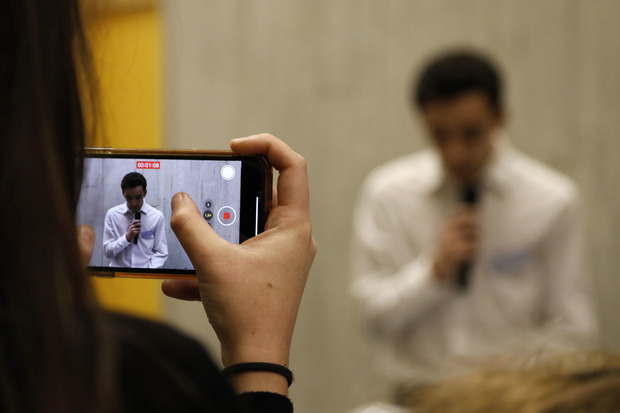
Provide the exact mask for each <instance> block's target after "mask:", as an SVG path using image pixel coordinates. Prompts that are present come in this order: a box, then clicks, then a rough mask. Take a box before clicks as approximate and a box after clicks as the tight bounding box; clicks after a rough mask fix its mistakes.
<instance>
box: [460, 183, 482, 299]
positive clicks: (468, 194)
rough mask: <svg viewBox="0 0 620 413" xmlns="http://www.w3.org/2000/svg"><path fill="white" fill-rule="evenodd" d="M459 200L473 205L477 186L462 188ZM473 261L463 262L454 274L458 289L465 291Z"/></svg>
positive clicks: (476, 197)
mask: <svg viewBox="0 0 620 413" xmlns="http://www.w3.org/2000/svg"><path fill="white" fill-rule="evenodd" d="M461 200H462V201H463V203H464V204H465V205H468V206H474V205H476V204H477V203H478V188H477V187H476V186H473V185H470V186H466V187H465V188H463V193H462V194H461ZM472 266H473V263H472V262H471V261H467V262H464V263H463V264H462V265H461V267H460V268H459V272H458V273H457V276H456V285H457V286H458V288H459V290H461V291H465V290H466V289H467V285H468V284H469V273H470V272H471V267H472Z"/></svg>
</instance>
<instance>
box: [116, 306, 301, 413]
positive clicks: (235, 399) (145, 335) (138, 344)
mask: <svg viewBox="0 0 620 413" xmlns="http://www.w3.org/2000/svg"><path fill="white" fill-rule="evenodd" d="M109 319H110V321H111V324H112V331H113V332H114V335H115V339H116V340H115V341H116V343H117V345H116V347H117V360H118V376H119V395H120V398H121V400H120V402H121V405H122V406H123V407H124V408H123V411H125V412H143V411H148V412H153V413H158V412H162V413H163V412H166V413H167V412H177V411H178V412H184V413H185V412H188V413H192V412H218V413H219V412H222V413H228V412H231V413H239V412H243V413H259V412H260V413H284V412H286V413H290V412H292V411H293V407H292V404H291V402H290V400H289V399H288V398H286V397H284V396H282V395H279V394H274V393H267V392H264V393H262V392H259V393H245V394H243V395H240V396H237V395H235V392H234V390H233V389H232V387H231V386H230V385H229V383H228V382H227V380H226V379H225V378H224V376H222V374H221V373H220V371H219V368H218V367H217V366H216V364H215V363H214V362H213V361H212V360H211V358H210V357H209V355H208V354H207V353H206V351H205V350H204V348H203V347H202V346H201V345H200V344H199V343H198V342H197V341H196V340H193V339H191V338H189V337H187V336H185V335H184V334H181V333H180V332H178V331H177V330H175V329H173V328H171V327H169V326H166V325H164V324H161V323H156V322H153V321H147V320H143V319H139V318H134V317H129V316H123V315H118V314H110V315H109Z"/></svg>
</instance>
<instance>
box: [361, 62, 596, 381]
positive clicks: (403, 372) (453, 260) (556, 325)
mask: <svg viewBox="0 0 620 413" xmlns="http://www.w3.org/2000/svg"><path fill="white" fill-rule="evenodd" d="M501 89H502V85H501V80H500V76H499V73H498V71H497V70H496V69H495V68H494V66H493V65H492V64H491V63H490V62H489V61H488V60H487V59H486V58H483V57H481V56H478V55H476V54H471V53H453V54H449V55H444V56H441V57H439V58H438V59H436V60H435V61H433V62H432V63H431V64H430V65H429V66H428V67H427V68H426V70H425V71H424V72H423V73H422V75H421V77H420V78H419V80H418V83H417V85H416V88H415V89H414V91H413V92H414V93H413V101H414V105H415V106H416V107H418V108H419V109H420V111H421V115H422V118H423V120H424V123H425V126H426V128H427V130H428V133H429V135H430V137H431V139H432V142H433V145H432V147H431V148H428V149H425V150H422V151H420V152H417V153H414V154H410V155H406V156H404V157H402V158H399V159H396V160H393V161H391V162H388V163H387V164H385V165H383V166H380V167H379V168H377V169H376V170H375V171H373V172H372V173H371V174H370V175H369V176H368V178H367V179H366V181H365V183H364V185H363V188H362V190H361V194H360V196H359V200H358V204H357V209H356V212H355V217H354V234H353V255H352V261H353V262H352V265H353V274H354V281H353V284H352V293H353V295H354V297H355V298H356V299H357V300H358V301H359V303H360V304H361V308H362V312H363V316H364V318H365V319H366V320H367V321H368V324H369V326H370V328H371V331H372V332H373V333H374V335H375V336H376V337H378V339H379V341H380V342H381V343H383V350H382V354H381V356H382V357H381V359H380V366H382V367H383V371H384V373H386V374H387V375H388V376H389V377H391V378H393V379H396V380H402V379H404V378H407V379H411V378H415V379H417V380H420V381H424V380H431V381H432V380H434V379H437V378H438V377H437V376H438V374H436V373H438V366H439V365H440V364H445V363H446V362H448V363H449V362H451V361H454V360H455V359H457V358H460V357H468V358H470V357H483V356H488V355H491V354H494V353H501V352H503V351H505V350H506V349H508V348H509V347H510V346H511V345H512V344H515V343H517V342H521V343H522V342H524V341H526V342H529V343H533V342H534V341H533V340H540V341H557V340H558V339H561V340H575V341H577V340H581V339H590V338H593V337H595V336H596V332H597V322H596V318H595V311H594V308H593V302H592V299H591V290H590V287H589V280H588V277H587V274H584V272H582V256H581V252H582V251H581V250H582V247H581V228H580V226H581V216H580V205H579V195H578V191H577V188H576V187H575V185H574V184H573V183H572V182H571V181H570V180H569V179H568V178H567V177H565V176H562V175H560V174H559V173H557V172H555V171H553V170H551V169H550V168H548V167H546V166H544V165H542V164H541V163H539V162H537V161H534V160H533V159H531V158H528V157H527V156H525V155H524V154H522V153H520V152H518V151H517V150H515V149H514V148H512V147H511V146H510V143H509V142H508V139H507V137H506V136H504V134H503V133H501V130H502V127H503V124H504V113H503V103H502V93H501ZM560 337H561V338H560Z"/></svg>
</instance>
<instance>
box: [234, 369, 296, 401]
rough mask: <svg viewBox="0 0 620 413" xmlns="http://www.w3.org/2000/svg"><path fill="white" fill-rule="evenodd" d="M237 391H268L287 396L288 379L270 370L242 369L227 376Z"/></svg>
mask: <svg viewBox="0 0 620 413" xmlns="http://www.w3.org/2000/svg"><path fill="white" fill-rule="evenodd" d="M229 381H230V383H231V384H232V386H233V387H234V389H235V390H236V391H237V393H247V392H270V393H278V394H281V395H283V396H288V381H287V379H286V378H285V377H284V376H282V375H280V374H277V373H274V372H270V371H244V372H241V373H236V374H234V375H231V376H230V377H229Z"/></svg>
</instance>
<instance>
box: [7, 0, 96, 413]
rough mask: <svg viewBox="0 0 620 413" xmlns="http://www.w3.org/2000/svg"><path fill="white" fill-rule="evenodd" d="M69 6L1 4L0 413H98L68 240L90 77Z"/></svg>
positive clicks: (88, 326)
mask: <svg viewBox="0 0 620 413" xmlns="http://www.w3.org/2000/svg"><path fill="white" fill-rule="evenodd" d="M78 3H79V1H78V0H56V1H53V2H50V1H47V0H32V1H23V0H3V1H2V2H0V31H1V34H0V42H1V44H0V53H1V57H0V171H1V172H0V194H1V196H2V203H1V204H0V205H1V206H0V209H1V210H0V228H1V230H0V234H1V235H0V237H1V242H0V265H2V271H1V276H0V334H1V336H0V410H2V411H8V412H18V411H19V412H21V411H50V412H60V411H62V412H78V411H80V412H84V411H97V410H100V409H99V408H101V410H103V409H105V408H104V407H102V406H103V404H101V403H100V400H101V399H102V398H104V397H105V396H104V395H102V390H101V389H103V388H104V387H105V386H102V385H101V381H102V377H103V375H102V374H100V373H97V372H102V370H101V369H99V368H98V366H100V365H105V363H103V361H102V360H103V359H104V358H105V357H104V353H103V351H105V346H101V348H97V347H96V343H99V342H100V341H99V339H98V336H99V325H100V323H99V322H98V320H99V314H98V312H97V306H96V303H95V300H94V298H93V294H92V291H91V286H90V283H89V281H88V280H87V278H86V276H85V275H84V272H83V270H82V268H81V266H80V262H79V256H78V245H77V241H76V233H75V208H76V204H77V198H78V194H79V188H80V183H81V174H82V161H81V154H82V150H83V146H84V136H85V124H84V114H83V112H82V107H83V105H82V101H81V99H82V98H83V96H85V95H84V94H81V93H80V92H81V91H80V85H87V83H88V82H82V81H81V79H82V78H81V76H82V74H85V75H86V78H88V75H89V73H88V67H89V64H88V53H87V46H86V41H85V36H84V33H83V29H82V24H81V16H80V8H79V4H78ZM86 96H88V95H86ZM98 399H99V402H98V401H97V400H98Z"/></svg>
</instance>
